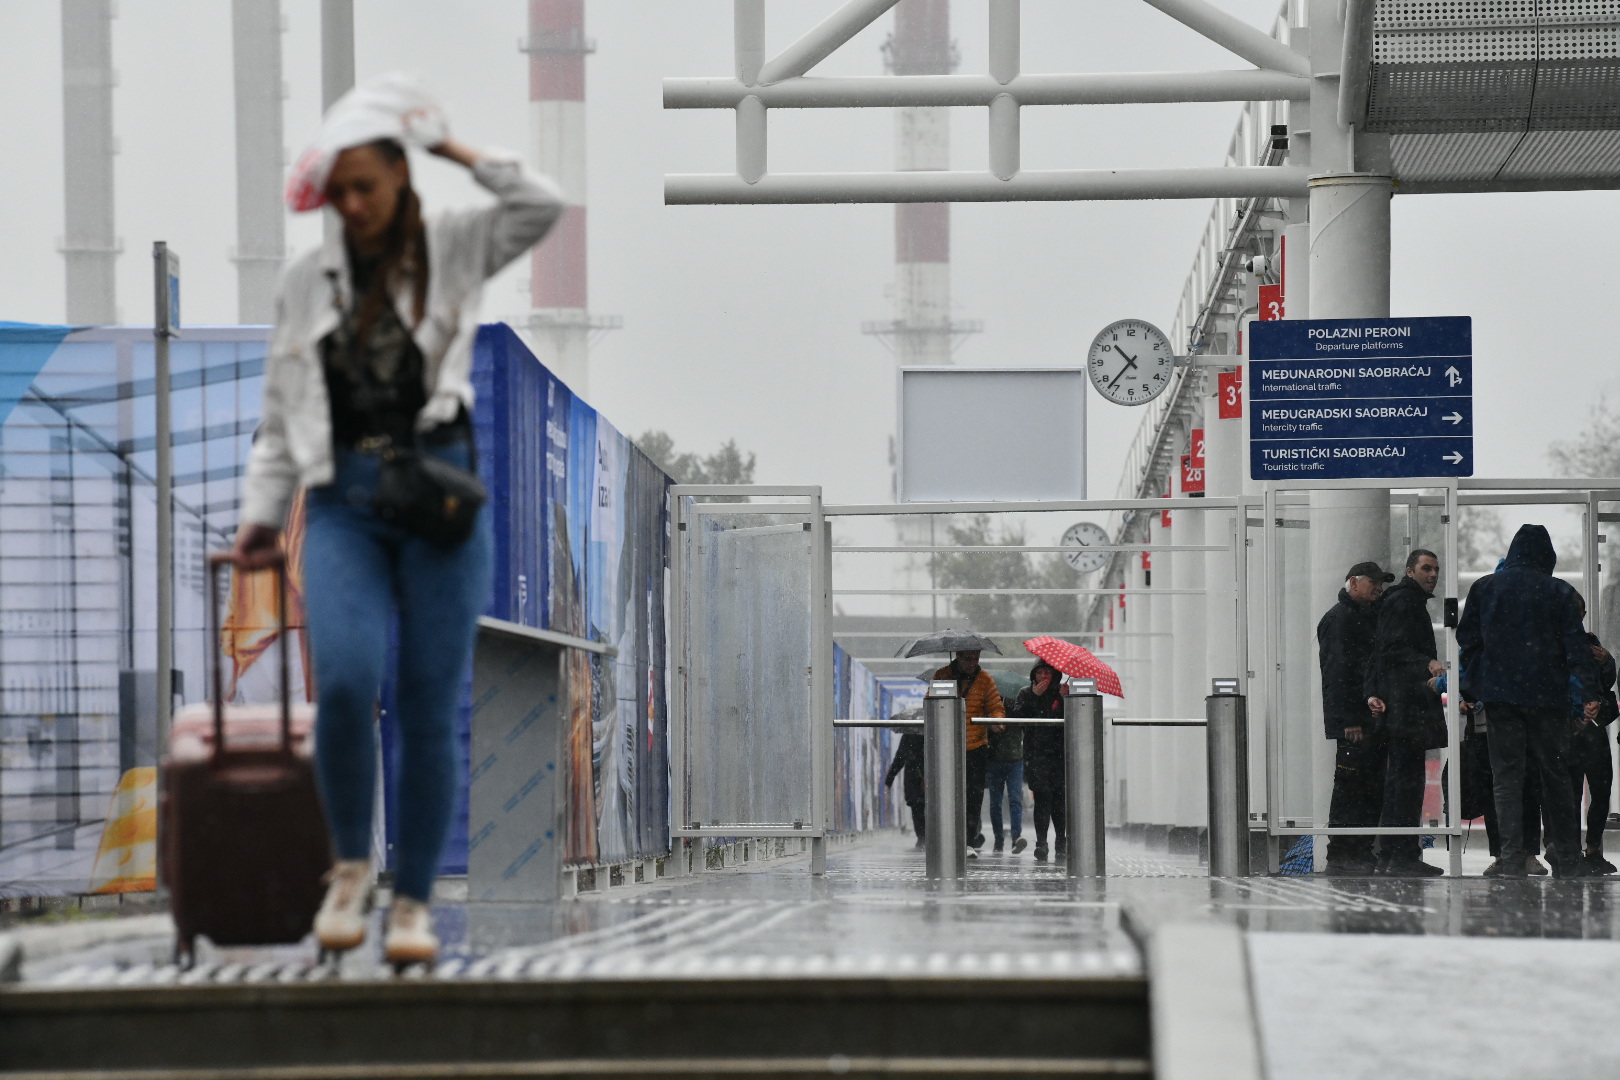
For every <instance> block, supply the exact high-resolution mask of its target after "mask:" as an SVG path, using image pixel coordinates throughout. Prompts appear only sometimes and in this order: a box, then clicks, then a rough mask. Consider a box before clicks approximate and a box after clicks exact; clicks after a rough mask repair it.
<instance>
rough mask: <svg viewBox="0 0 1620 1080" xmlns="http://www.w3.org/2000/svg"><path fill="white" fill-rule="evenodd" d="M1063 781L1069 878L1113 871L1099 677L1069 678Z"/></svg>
mask: <svg viewBox="0 0 1620 1080" xmlns="http://www.w3.org/2000/svg"><path fill="white" fill-rule="evenodd" d="M1063 779H1064V785H1065V789H1066V798H1067V799H1068V801H1069V805H1068V811H1069V815H1068V816H1069V822H1068V825H1069V829H1068V832H1069V876H1070V877H1071V878H1089V877H1103V876H1105V875H1106V874H1107V873H1108V840H1107V833H1106V831H1105V828H1106V822H1105V820H1104V817H1103V711H1102V695H1101V694H1099V693H1097V680H1096V679H1070V680H1068V683H1067V685H1066V686H1065V687H1064V697H1063Z"/></svg>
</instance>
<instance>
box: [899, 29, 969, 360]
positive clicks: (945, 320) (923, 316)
mask: <svg viewBox="0 0 1620 1080" xmlns="http://www.w3.org/2000/svg"><path fill="white" fill-rule="evenodd" d="M951 52H952V48H951V8H950V0H902V2H901V3H900V4H899V5H898V6H896V7H895V9H894V36H893V37H892V38H891V39H890V42H889V57H888V60H889V68H890V70H891V71H892V72H893V73H894V74H896V75H948V74H949V73H950V71H951V69H952V68H953V67H954V66H955V65H954V64H953V63H952V56H951ZM896 125H897V127H896V132H895V136H896V140H895V141H896V147H895V151H896V159H897V160H896V164H897V166H898V167H899V168H900V169H901V170H902V171H907V170H913V169H918V170H922V169H929V170H933V169H949V168H950V167H951V131H950V110H949V109H946V108H925V109H898V110H896ZM894 262H895V267H894V276H895V281H894V286H895V287H894V299H895V322H896V325H895V331H896V333H895V336H894V345H895V356H896V358H897V359H898V360H899V361H900V362H901V363H902V364H948V363H950V362H951V344H952V336H953V335H952V329H951V210H950V204H949V203H900V204H899V205H897V206H896V207H895V208H894Z"/></svg>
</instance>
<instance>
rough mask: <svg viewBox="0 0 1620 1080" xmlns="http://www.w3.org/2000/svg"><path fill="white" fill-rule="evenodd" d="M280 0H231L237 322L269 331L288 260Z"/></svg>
mask: <svg viewBox="0 0 1620 1080" xmlns="http://www.w3.org/2000/svg"><path fill="white" fill-rule="evenodd" d="M281 32H282V26H281V0H232V3H231V53H232V56H231V59H232V65H233V67H234V69H235V77H236V247H235V248H234V249H233V250H232V252H231V260H232V261H233V262H235V263H236V318H237V321H238V322H241V323H245V324H259V323H268V322H270V321H271V320H272V319H273V318H274V316H275V305H276V279H277V277H279V276H280V273H281V264H282V262H283V261H284V260H285V258H286V255H287V238H286V236H287V234H286V220H287V219H286V212H285V210H284V209H283V207H282V202H281V189H282V180H283V176H282V174H283V171H284V169H283V157H282V155H283V146H282V132H281V119H282V118H281V111H282V110H281V103H282V85H281Z"/></svg>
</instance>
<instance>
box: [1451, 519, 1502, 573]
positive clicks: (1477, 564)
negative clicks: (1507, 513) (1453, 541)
mask: <svg viewBox="0 0 1620 1080" xmlns="http://www.w3.org/2000/svg"><path fill="white" fill-rule="evenodd" d="M1507 546H1508V535H1507V529H1506V527H1505V526H1504V525H1503V524H1502V515H1501V513H1499V512H1498V511H1496V510H1493V509H1491V508H1490V507H1486V506H1464V507H1462V509H1461V511H1460V512H1459V513H1458V515H1457V568H1458V569H1459V570H1494V569H1495V568H1496V560H1497V559H1500V558H1501V557H1502V556H1503V555H1506V554H1507Z"/></svg>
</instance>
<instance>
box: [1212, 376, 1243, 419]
mask: <svg viewBox="0 0 1620 1080" xmlns="http://www.w3.org/2000/svg"><path fill="white" fill-rule="evenodd" d="M1215 393H1216V396H1217V397H1219V398H1220V407H1221V419H1222V420H1241V419H1243V369H1242V368H1238V369H1237V370H1236V371H1223V372H1221V373H1220V374H1219V375H1218V376H1216V378H1215Z"/></svg>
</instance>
